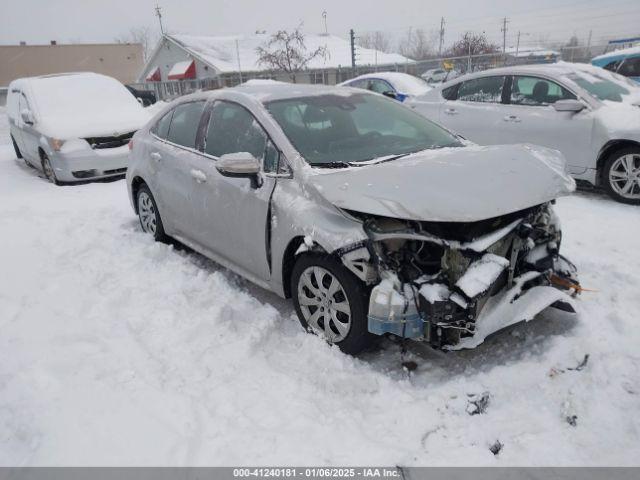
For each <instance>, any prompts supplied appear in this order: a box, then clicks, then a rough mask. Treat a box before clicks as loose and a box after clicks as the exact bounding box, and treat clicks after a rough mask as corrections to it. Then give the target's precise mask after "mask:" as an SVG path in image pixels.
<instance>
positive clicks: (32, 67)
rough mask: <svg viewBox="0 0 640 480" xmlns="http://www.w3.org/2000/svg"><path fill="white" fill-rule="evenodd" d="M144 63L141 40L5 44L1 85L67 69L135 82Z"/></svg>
mask: <svg viewBox="0 0 640 480" xmlns="http://www.w3.org/2000/svg"><path fill="white" fill-rule="evenodd" d="M143 64H144V60H143V51H142V45H141V44H139V43H133V44H128V43H114V44H74V45H2V46H0V87H6V86H8V85H9V83H11V82H12V81H13V80H15V79H16V78H22V77H34V76H38V75H49V74H52V73H64V72H96V73H102V74H104V75H109V76H110V77H114V78H116V79H117V80H120V81H121V82H122V83H132V82H135V81H136V78H137V76H138V73H139V72H140V69H141V68H142V66H143Z"/></svg>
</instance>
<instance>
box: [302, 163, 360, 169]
mask: <svg viewBox="0 0 640 480" xmlns="http://www.w3.org/2000/svg"><path fill="white" fill-rule="evenodd" d="M309 165H311V166H312V167H318V168H347V167H357V166H359V165H358V164H357V163H350V162H317V163H310V164H309Z"/></svg>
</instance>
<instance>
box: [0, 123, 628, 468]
mask: <svg viewBox="0 0 640 480" xmlns="http://www.w3.org/2000/svg"><path fill="white" fill-rule="evenodd" d="M558 211H559V213H560V215H561V218H562V219H563V221H564V227H565V243H564V252H565V254H566V255H567V256H569V257H570V258H571V259H573V260H574V261H575V262H576V263H577V265H578V267H579V270H580V274H581V278H582V281H583V284H584V286H585V287H586V288H590V289H594V290H597V291H596V292H587V293H585V294H583V296H582V298H581V300H580V301H579V302H578V303H579V308H580V315H579V316H578V317H577V318H574V317H573V316H570V315H567V314H563V313H560V312H547V313H545V314H543V315H542V316H541V317H539V318H538V319H536V320H535V321H533V322H530V323H528V324H522V325H517V326H514V327H512V328H511V329H510V330H508V331H506V332H502V333H501V334H499V335H498V336H496V337H493V338H491V339H489V340H487V341H486V342H485V343H484V344H483V345H481V346H480V347H479V348H478V349H476V350H473V351H463V352H459V353H449V354H438V353H435V352H432V351H430V350H429V349H427V348H423V347H421V346H419V345H414V346H412V348H411V351H410V353H409V355H408V358H409V359H411V360H414V361H415V362H417V364H418V368H417V370H416V371H414V372H413V373H412V374H411V375H408V374H407V373H406V372H405V371H403V369H402V367H401V365H400V355H399V352H398V347H397V346H396V345H394V344H392V343H386V344H385V345H384V348H383V349H382V350H380V351H378V352H375V353H370V354H367V355H366V356H364V357H362V358H359V359H354V358H351V357H348V356H345V355H343V354H342V353H340V351H339V350H338V349H336V348H331V347H329V346H327V345H326V344H325V343H324V342H323V341H321V340H320V339H319V338H317V337H314V336H311V335H307V334H305V333H303V332H302V331H301V329H300V327H299V324H298V322H297V320H296V319H295V317H294V312H293V309H292V308H291V306H290V305H289V303H288V302H286V301H283V300H280V299H279V298H278V297H276V296H274V295H272V294H269V293H267V292H264V291H262V290H260V289H258V288H256V287H254V286H252V285H250V284H248V283H247V282H245V281H244V280H242V279H240V278H238V277H237V276H235V275H233V274H231V273H229V272H227V271H225V270H223V269H221V268H219V267H217V266H216V265H215V264H214V263H212V262H210V261H208V260H206V259H204V258H203V257H201V256H199V255H197V254H194V253H190V252H188V251H180V250H177V249H175V248H172V247H170V246H167V245H161V244H157V243H153V242H152V241H151V240H150V239H149V238H147V237H146V236H145V235H143V234H142V233H141V231H140V228H139V226H138V223H137V220H136V217H135V216H134V214H133V211H132V210H131V208H130V206H129V203H128V200H127V196H126V190H125V183H124V181H122V180H120V181H116V182H112V183H93V184H87V185H79V186H66V187H55V186H53V185H51V184H49V183H47V182H46V181H45V180H44V179H43V178H41V175H39V174H38V172H36V171H35V170H33V169H31V168H29V167H27V166H26V165H25V164H24V162H22V161H20V160H18V159H16V158H15V155H14V153H13V150H12V148H11V146H10V144H9V137H8V127H7V124H6V116H5V115H4V112H3V111H2V110H0V228H1V232H2V235H0V268H1V274H0V465H240V464H252V465H256V464H350V465H366V464H376V465H493V466H505V465H639V464H640V416H638V411H640V348H639V347H640V334H639V327H640V294H639V293H638V288H639V286H640V252H639V251H638V239H639V238H640V221H639V220H640V208H634V207H630V206H625V205H620V204H616V203H614V202H612V201H610V200H608V199H607V198H605V197H603V196H600V195H598V194H587V193H579V194H577V195H575V196H573V197H571V198H565V199H561V200H560V201H559V204H558ZM586 354H588V355H589V358H588V362H587V364H586V366H584V368H582V369H581V370H567V367H576V366H578V365H579V364H580V363H581V362H582V361H583V359H584V357H585V355H586ZM483 392H489V402H488V405H487V406H486V409H485V411H484V413H481V414H477V415H470V414H469V413H468V411H469V412H471V411H473V410H474V408H472V407H470V405H469V400H473V399H477V398H479V397H480V396H481V395H482V393H483ZM472 394H475V395H477V396H478V397H472V398H470V397H469V395H472ZM480 403H481V402H480ZM572 424H573V425H572ZM496 441H499V442H500V443H502V444H503V445H504V446H503V448H502V450H501V451H500V452H499V454H498V455H494V454H493V453H491V451H490V450H489V447H490V446H492V445H493V444H494V443H495V442H496Z"/></svg>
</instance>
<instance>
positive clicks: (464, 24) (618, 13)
mask: <svg viewBox="0 0 640 480" xmlns="http://www.w3.org/2000/svg"><path fill="white" fill-rule="evenodd" d="M156 3H157V4H159V5H160V6H161V7H162V13H163V21H164V24H165V28H166V29H167V30H168V31H170V32H176V33H177V32H180V33H193V34H209V35H223V34H234V33H252V32H254V31H256V30H258V29H259V30H267V32H272V31H274V30H276V29H279V28H291V27H294V26H296V25H297V24H299V23H300V22H303V23H304V29H305V30H306V31H308V32H322V31H324V24H323V19H322V12H323V11H326V12H327V23H328V30H329V33H332V34H336V35H340V36H343V37H346V36H347V35H348V31H349V29H350V28H353V29H354V30H356V33H363V32H366V31H373V30H382V31H385V32H387V33H388V34H389V35H391V36H393V37H394V38H398V37H399V36H401V35H402V34H403V33H405V32H406V31H407V30H408V29H409V28H410V27H412V28H424V29H425V30H427V31H431V30H433V31H436V30H437V29H438V28H439V24H440V17H442V16H443V17H445V19H446V25H445V43H447V44H449V43H451V42H452V41H453V40H455V38H456V37H457V36H458V35H460V33H462V32H464V31H466V30H472V31H476V32H478V31H484V32H485V33H486V35H487V36H488V37H489V38H490V39H491V40H492V41H494V42H496V43H502V33H501V32H500V28H501V18H502V17H504V16H506V17H508V19H509V24H508V30H507V34H508V36H507V37H508V38H507V43H508V44H514V43H515V39H516V37H517V32H518V31H521V32H522V37H521V43H522V44H523V45H527V44H529V45H533V44H536V43H538V42H539V41H540V40H541V39H544V40H548V41H566V40H568V38H569V37H570V36H571V35H572V34H576V35H578V37H579V38H580V39H581V40H582V41H584V42H586V41H587V39H588V36H589V32H591V36H592V44H596V43H602V42H603V41H604V40H607V39H610V38H615V37H628V36H640V0H535V1H532V0H475V1H455V0H394V1H389V0H384V1H379V0H312V1H305V0H269V1H260V0H233V1H221V0H178V1H169V0H158V1H156V0H101V1H96V0H82V1H81V0H1V1H0V4H1V5H0V11H1V12H2V15H1V16H0V44H5V45H6V44H17V43H18V42H19V41H26V42H27V43H28V44H41V43H48V42H49V41H50V40H57V41H58V42H59V43H70V42H85V43H91V42H111V41H113V39H114V38H115V37H117V36H121V35H123V34H126V33H127V32H128V31H129V29H130V28H132V27H138V26H149V27H151V28H153V29H154V31H156V30H157V28H158V20H157V17H155V15H154V7H155V5H156Z"/></svg>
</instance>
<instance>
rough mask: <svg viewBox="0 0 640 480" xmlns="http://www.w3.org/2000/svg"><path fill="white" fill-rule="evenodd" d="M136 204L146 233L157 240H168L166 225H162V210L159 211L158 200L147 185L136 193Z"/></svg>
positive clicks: (141, 224)
mask: <svg viewBox="0 0 640 480" xmlns="http://www.w3.org/2000/svg"><path fill="white" fill-rule="evenodd" d="M136 204H137V207H138V218H139V219H140V226H141V227H142V230H143V231H144V232H145V233H148V234H149V235H151V236H152V237H153V238H154V240H156V241H157V242H164V241H166V240H167V235H166V234H165V233H164V226H163V225H162V219H161V218H160V212H158V206H157V205H156V200H155V199H154V198H153V195H152V194H151V190H149V187H147V186H146V185H142V186H141V187H140V188H139V189H138V193H137V195H136Z"/></svg>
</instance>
